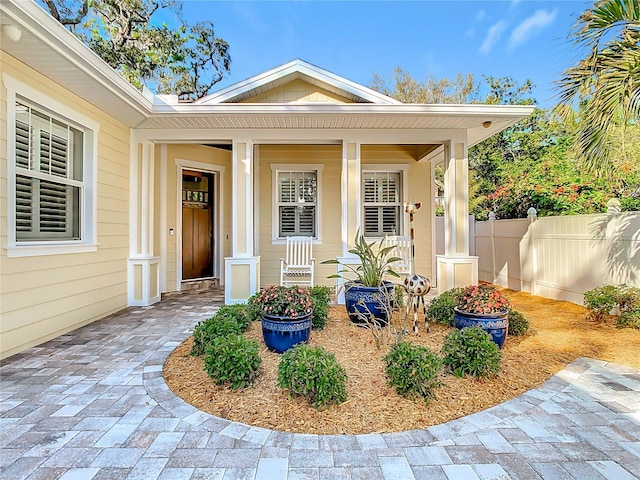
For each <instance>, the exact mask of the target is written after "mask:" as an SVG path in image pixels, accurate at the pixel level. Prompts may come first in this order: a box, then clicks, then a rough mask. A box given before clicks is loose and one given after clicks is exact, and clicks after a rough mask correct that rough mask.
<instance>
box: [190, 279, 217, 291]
mask: <svg viewBox="0 0 640 480" xmlns="http://www.w3.org/2000/svg"><path fill="white" fill-rule="evenodd" d="M219 286H220V279H218V278H207V279H204V280H185V281H183V282H182V291H183V292H197V291H202V290H212V289H215V288H217V287H219Z"/></svg>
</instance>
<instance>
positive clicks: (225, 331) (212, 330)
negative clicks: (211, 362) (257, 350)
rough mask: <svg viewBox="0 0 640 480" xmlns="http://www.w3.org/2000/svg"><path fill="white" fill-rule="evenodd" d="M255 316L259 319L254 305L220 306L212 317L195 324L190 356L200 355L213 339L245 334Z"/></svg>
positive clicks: (257, 310)
mask: <svg viewBox="0 0 640 480" xmlns="http://www.w3.org/2000/svg"><path fill="white" fill-rule="evenodd" d="M256 315H257V317H258V318H260V314H259V309H258V307H257V306H256V305H254V304H248V303H238V304H235V305H223V306H221V307H220V309H219V310H218V311H217V312H216V314H215V315H214V316H213V317H211V318H208V319H206V320H203V321H202V322H198V323H197V324H196V326H195V328H194V329H193V347H192V348H191V355H202V354H203V353H204V352H205V350H206V347H207V345H209V344H210V343H211V342H212V341H213V339H215V338H218V337H224V336H226V335H232V334H238V333H243V332H246V331H247V329H248V328H249V325H251V322H252V321H253V320H255V317H256Z"/></svg>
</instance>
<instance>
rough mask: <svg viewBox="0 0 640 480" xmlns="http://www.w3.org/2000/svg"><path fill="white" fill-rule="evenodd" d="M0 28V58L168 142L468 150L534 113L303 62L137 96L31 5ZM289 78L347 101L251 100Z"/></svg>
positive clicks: (1, 14) (17, 9) (13, 6)
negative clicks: (190, 95)
mask: <svg viewBox="0 0 640 480" xmlns="http://www.w3.org/2000/svg"><path fill="white" fill-rule="evenodd" d="M5 25H15V26H17V27H18V29H19V30H20V31H21V33H22V35H21V36H19V38H18V39H17V40H15V39H14V40H11V39H9V38H8V35H7V36H6V37H5V38H3V39H2V43H1V44H0V47H1V52H2V54H5V53H7V54H9V55H11V56H13V57H14V58H16V59H17V60H18V61H20V62H23V63H24V64H26V65H28V66H29V67H31V68H33V69H34V70H36V71H38V72H40V73H41V74H43V75H44V76H45V77H47V78H49V79H50V80H51V81H53V82H55V83H57V84H59V85H61V86H62V87H64V88H66V89H68V90H70V91H72V92H74V93H76V94H77V95H78V96H79V97H80V98H82V99H84V100H86V101H87V102H89V103H91V104H92V105H94V106H96V107H97V108H98V109H100V110H101V111H103V112H105V113H107V114H109V115H111V116H113V117H114V118H116V119H118V120H120V121H122V122H123V123H125V124H126V125H128V126H129V127H132V128H135V129H138V130H144V129H146V130H147V131H152V130H153V131H155V132H168V133H167V135H174V134H175V135H176V137H175V139H182V138H186V137H187V136H189V135H201V134H199V133H198V131H200V132H205V133H204V135H206V137H207V138H205V139H204V140H210V137H211V135H212V132H214V131H215V130H212V129H217V131H227V132H229V131H231V130H234V131H237V130H243V129H253V130H263V131H277V130H287V131H288V133H287V134H286V135H284V136H282V138H285V137H286V138H294V137H296V135H302V136H304V137H305V138H307V139H308V138H309V134H308V133H304V132H305V131H307V130H314V131H315V132H316V133H317V132H318V131H319V130H325V131H327V132H331V131H332V130H334V131H338V130H341V131H344V130H370V131H382V130H386V131H387V135H388V137H385V139H386V140H385V141H391V140H393V141H395V142H399V143H406V144H418V143H422V144H428V143H433V144H442V142H443V141H445V140H446V139H447V138H450V134H451V131H452V130H458V131H460V132H463V131H464V132H465V133H466V136H467V137H466V138H467V140H468V144H469V145H470V146H471V145H475V144H476V143H479V142H480V141H482V140H484V139H485V138H487V137H490V136H491V135H494V134H496V133H497V132H499V131H501V130H503V129H505V128H507V127H509V126H510V125H513V124H514V123H516V122H517V121H518V120H520V119H522V118H524V117H526V116H527V115H529V114H530V113H531V112H532V111H533V110H534V107H533V106H519V105H482V104H478V105H423V104H405V103H402V102H399V101H397V100H395V99H392V98H390V97H387V96H386V95H383V94H380V93H378V92H375V91H373V90H371V89H369V88H367V87H364V86H361V85H358V84H357V83H354V82H352V81H350V80H347V79H345V78H343V77H340V76H338V75H335V74H333V73H331V72H328V71H326V70H323V69H321V68H318V67H316V66H315V65H311V64H309V63H307V62H304V61H302V60H294V61H292V62H289V63H287V64H285V65H282V66H280V67H277V68H274V69H272V70H269V71H268V72H265V73H262V74H260V75H257V76H255V77H251V78H249V79H247V80H244V81H242V82H240V83H238V84H236V85H233V86H230V87H227V88H225V89H223V90H221V91H219V92H217V93H214V94H212V95H209V96H207V97H205V98H203V99H201V100H199V101H198V102H193V103H180V102H178V99H177V97H176V96H172V95H155V96H153V95H144V94H143V93H141V92H139V91H137V90H136V89H135V88H134V87H133V86H131V84H129V83H128V82H127V81H126V80H124V79H123V78H122V77H121V76H120V75H119V74H118V73H117V72H116V71H114V70H113V69H112V68H111V67H110V66H109V65H108V64H107V63H105V62H104V61H103V60H102V59H101V58H100V57H98V56H97V55H96V54H95V53H94V52H93V51H91V50H90V49H89V48H88V47H87V46H86V45H84V44H83V43H82V42H81V41H80V40H79V39H78V38H76V37H75V36H74V35H73V34H72V33H70V32H69V31H67V30H66V28H64V27H63V26H62V25H60V24H59V23H58V22H57V21H56V20H55V19H54V18H53V17H51V16H50V15H49V14H48V13H46V12H45V11H44V10H43V9H42V8H40V7H39V6H38V5H37V4H36V3H35V2H34V1H33V0H0V30H1V33H2V34H3V35H5V34H6V31H5ZM295 81H304V82H307V83H309V84H311V85H314V86H315V87H316V88H318V89H320V90H324V91H326V92H328V93H329V94H330V95H334V96H336V97H340V98H345V99H346V100H347V101H346V102H345V103H330V102H324V103H313V102H292V103H251V101H250V100H251V98H253V97H257V96H259V95H261V94H263V93H265V92H266V91H269V90H276V89H278V87H281V86H282V85H284V84H285V83H286V82H295ZM350 102H351V103H350ZM175 132H180V133H179V134H178V133H175ZM300 132H302V133H300ZM254 135H255V134H254ZM328 135H331V136H332V138H339V137H340V136H341V135H339V134H338V135H336V134H335V133H333V134H332V133H329V134H328ZM172 138H173V137H172Z"/></svg>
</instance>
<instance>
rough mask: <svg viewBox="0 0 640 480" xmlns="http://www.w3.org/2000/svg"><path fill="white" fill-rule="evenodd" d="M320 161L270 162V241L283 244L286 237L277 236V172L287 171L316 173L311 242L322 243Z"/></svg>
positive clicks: (278, 220)
mask: <svg viewBox="0 0 640 480" xmlns="http://www.w3.org/2000/svg"><path fill="white" fill-rule="evenodd" d="M323 169H324V164H322V163H305V164H301V163H272V164H271V243H272V244H273V245H284V244H286V243H287V237H280V236H279V230H280V229H279V225H280V215H279V210H278V174H279V173H288V172H315V173H316V181H317V185H316V190H317V192H316V236H315V237H313V243H315V244H319V243H322V170H323Z"/></svg>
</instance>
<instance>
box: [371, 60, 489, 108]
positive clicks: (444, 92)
mask: <svg viewBox="0 0 640 480" xmlns="http://www.w3.org/2000/svg"><path fill="white" fill-rule="evenodd" d="M371 88H372V89H374V90H376V91H378V92H380V93H383V94H385V95H388V96H390V97H393V98H395V99H396V100H400V101H401V102H404V103H467V102H469V101H471V99H473V98H474V96H475V95H476V93H477V91H478V88H479V86H478V84H477V82H476V81H475V79H474V78H473V75H471V74H468V75H466V76H464V75H462V74H461V73H458V75H457V76H456V78H455V79H454V80H449V79H448V78H439V79H438V78H435V77H433V76H429V77H427V79H426V80H425V81H423V82H420V81H417V80H415V79H414V78H412V77H411V75H409V73H407V72H405V71H404V70H402V68H400V67H396V68H395V70H394V71H393V84H392V85H391V86H387V81H386V80H385V79H384V78H383V77H381V76H380V75H378V74H374V75H373V81H372V82H371Z"/></svg>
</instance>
